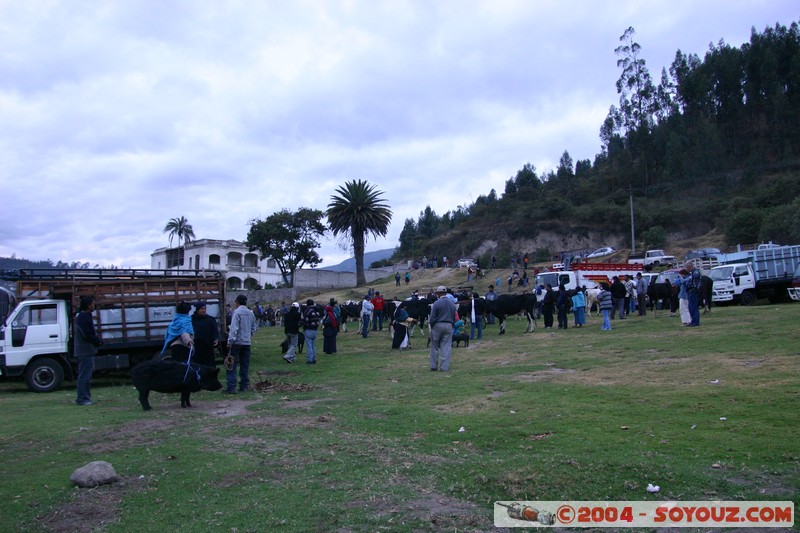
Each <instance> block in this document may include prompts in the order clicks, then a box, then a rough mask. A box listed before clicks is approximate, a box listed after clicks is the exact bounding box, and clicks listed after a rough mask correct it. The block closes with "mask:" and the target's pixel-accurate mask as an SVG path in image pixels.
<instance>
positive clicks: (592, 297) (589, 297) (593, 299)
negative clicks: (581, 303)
mask: <svg viewBox="0 0 800 533" xmlns="http://www.w3.org/2000/svg"><path fill="white" fill-rule="evenodd" d="M599 294H600V289H586V315H587V316H591V315H592V304H594V303H597V314H598V315H600V304H599V303H598V302H597V297H598V295H599Z"/></svg>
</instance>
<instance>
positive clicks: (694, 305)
mask: <svg viewBox="0 0 800 533" xmlns="http://www.w3.org/2000/svg"><path fill="white" fill-rule="evenodd" d="M688 296H689V316H691V317H692V322H691V325H692V326H699V325H700V295H699V294H697V293H696V292H694V291H689V294H688Z"/></svg>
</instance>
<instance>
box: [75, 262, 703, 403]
mask: <svg viewBox="0 0 800 533" xmlns="http://www.w3.org/2000/svg"><path fill="white" fill-rule="evenodd" d="M442 260H443V261H445V264H446V262H447V258H442ZM513 261H514V263H515V264H514V266H515V267H516V266H517V265H521V267H522V274H520V273H519V270H518V269H517V268H514V269H513V271H512V272H511V274H509V276H508V278H507V283H508V291H509V293H510V292H513V290H514V283H517V285H518V286H521V287H523V288H524V289H525V291H527V290H529V289H527V287H528V286H529V284H530V281H529V278H528V276H527V269H528V256H527V254H526V255H525V256H524V257H523V258H521V259H516V258H515V259H514V260H513ZM433 262H434V263H429V262H427V261H426V263H425V265H426V267H427V265H430V264H436V263H437V262H438V258H434V259H433ZM494 262H495V258H494V257H492V263H493V264H494ZM426 267H424V268H426ZM537 273H538V272H536V271H535V272H534V276H533V279H535V276H536V274H537ZM400 279H401V277H400V273H399V272H398V273H396V275H395V281H396V284H397V286H399V284H400ZM410 279H411V277H410V273H409V272H406V274H405V280H406V284H408V283H409V282H410ZM701 285H702V283H701V273H700V271H699V270H698V269H697V268H695V267H694V264H693V263H692V262H691V261H687V262H686V263H685V265H684V268H683V269H681V270H680V271H679V272H678V275H677V277H676V278H675V291H674V292H675V294H676V296H677V300H678V305H677V306H676V308H674V309H672V311H673V312H675V311H676V310H678V309H679V311H680V317H681V323H682V325H683V326H686V327H697V326H699V325H700V300H701ZM501 286H502V279H501V276H500V275H498V276H497V279H496V285H489V290H488V291H487V292H486V293H485V295H484V296H482V297H481V296H480V295H479V294H478V293H477V292H472V291H470V293H469V295H468V296H467V299H468V300H469V302H460V301H459V300H458V299H457V298H456V297H455V296H454V295H453V292H452V290H448V289H446V288H445V287H444V286H439V287H437V288H436V290H435V291H431V294H430V295H429V299H431V300H433V304H432V305H431V306H430V314H429V317H428V319H429V328H430V333H429V336H428V337H429V343H430V368H431V370H434V371H445V372H446V371H448V370H449V368H450V358H451V350H452V345H453V341H454V339H461V336H463V337H464V340H466V339H467V334H466V331H464V328H466V323H467V322H468V323H469V325H470V328H469V329H470V333H469V335H468V338H469V340H476V339H477V340H481V339H482V337H483V326H484V323H485V324H488V325H491V324H495V323H496V320H495V317H494V316H493V315H492V314H491V313H490V312H489V311H488V306H487V303H486V302H493V301H495V300H497V298H498V297H499V294H498V292H497V290H496V289H499V288H500V287H501ZM530 290H531V291H533V292H534V293H535V294H536V296H537V303H536V308H535V318H536V319H539V318H543V319H544V328H545V329H552V328H553V325H554V319H555V321H557V328H558V329H568V328H569V327H570V325H569V315H570V314H572V317H573V324H572V327H573V328H582V327H584V326H586V324H587V320H586V316H587V314H588V313H589V311H590V310H591V309H590V306H591V305H592V304H593V303H594V304H596V305H597V308H598V310H599V312H600V313H601V314H602V316H603V321H602V325H601V328H600V329H601V330H603V331H608V330H611V329H612V323H611V321H612V320H617V319H618V320H626V319H627V318H628V317H631V316H633V314H634V313H637V314H638V316H645V315H646V314H647V311H646V298H647V293H648V285H647V281H646V280H645V279H644V278H643V276H642V274H641V273H638V274H637V275H636V276H635V277H634V276H624V275H623V276H614V277H613V278H612V279H611V281H610V283H608V282H601V283H600V287H599V291H596V294H593V295H592V296H594V298H590V295H589V294H588V290H587V288H586V287H585V286H584V287H580V288H576V289H572V290H568V289H567V288H566V287H565V286H564V285H562V286H560V287H558V290H555V288H554V287H552V286H551V285H549V284H545V285H539V286H535V287H533V288H532V289H530ZM462 296H463V295H462ZM415 297H416V298H415ZM416 299H419V295H418V294H417V293H416V291H414V293H413V294H412V297H411V300H412V301H413V300H416ZM408 303H409V302H408V301H402V302H400V303H399V305H397V306H396V307H395V308H394V310H393V311H392V313H391V316H388V315H387V309H388V307H387V301H386V299H385V298H384V297H383V296H382V295H381V293H380V292H379V291H375V290H373V289H369V290H368V292H367V293H366V295H365V296H364V299H363V301H362V302H361V304H360V312H359V318H360V328H359V333H360V335H361V336H362V337H363V338H368V337H369V335H370V332H381V331H383V330H384V324H385V323H386V324H387V325H388V328H389V329H390V338H391V347H392V349H396V350H405V349H408V348H411V344H410V340H409V328H410V327H411V326H413V325H414V323H415V322H417V319H415V318H412V317H411V316H410V315H409V312H408ZM459 303H468V304H469V307H467V309H468V311H467V313H468V316H459V314H458V304H459ZM192 308H194V313H193V314H191V315H190V314H189V313H190V312H191V310H192ZM92 312H93V302H92V300H91V298H82V299H81V301H80V312H79V313H78V315H77V316H76V319H75V321H74V333H73V338H74V343H75V349H74V353H75V357H76V358H77V359H78V360H79V367H78V376H77V384H78V385H77V397H76V403H77V404H78V405H92V404H93V403H94V402H93V401H92V400H91V390H90V380H91V376H92V372H93V370H94V355H95V354H96V353H97V348H98V347H99V346H101V345H102V342H103V341H102V339H101V338H100V337H99V336H98V335H97V333H96V331H95V328H94V324H93V313H92ZM225 322H226V324H225V326H226V327H225V328H224V330H222V331H226V332H227V336H226V338H225V339H221V338H220V335H221V329H220V327H219V325H218V324H217V319H216V318H214V317H213V316H211V315H209V314H208V313H207V304H206V302H202V301H198V302H194V303H189V302H185V301H182V302H180V303H178V304H177V306H176V308H175V312H174V315H173V319H172V321H171V323H170V324H169V327H168V328H167V331H166V333H165V336H164V344H163V347H162V357H169V358H171V359H173V360H175V361H178V362H181V363H185V364H187V365H191V364H195V365H203V366H215V365H216V362H215V361H216V355H217V353H219V354H221V355H224V365H225V372H226V385H227V386H226V387H225V389H224V390H223V392H224V393H226V394H236V393H237V392H245V391H248V390H249V389H250V381H249V367H250V357H251V344H252V337H253V335H254V334H255V333H256V331H257V329H258V327H260V326H263V327H275V326H281V325H282V326H283V328H284V334H285V336H286V340H285V345H286V350H285V354H284V355H283V359H284V360H285V361H286V362H287V363H294V362H295V360H296V357H297V354H298V352H299V351H301V350H300V345H301V344H302V345H303V347H304V348H305V354H306V364H307V365H315V364H317V349H316V340H317V337H318V332H319V329H320V328H322V337H323V342H322V351H323V353H325V354H329V355H333V354H336V353H337V342H336V341H337V336H338V334H339V332H340V331H341V329H342V326H343V312H342V309H341V306H340V305H339V303H338V302H337V301H336V299H334V298H331V299H330V300H329V301H328V303H327V304H325V305H316V304H315V302H314V300H313V299H308V300H307V301H306V302H305V305H304V306H301V305H300V304H299V303H298V302H293V303H292V304H291V305H287V304H286V302H281V304H280V306H278V307H277V308H273V307H272V305H271V304H267V306H266V307H264V306H262V305H261V304H260V303H259V302H256V303H255V304H254V306H253V308H252V309H250V308H248V307H247V297H246V296H245V295H241V294H240V295H238V296H237V297H236V299H235V302H234V306H233V307H232V306H230V305H228V306H227V307H226V313H225ZM223 344H224V346H225V347H224V348H223V346H222V345H223ZM237 385H238V389H237Z"/></svg>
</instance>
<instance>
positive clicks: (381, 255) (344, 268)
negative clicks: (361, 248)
mask: <svg viewBox="0 0 800 533" xmlns="http://www.w3.org/2000/svg"><path fill="white" fill-rule="evenodd" d="M394 252H395V249H394V248H387V249H385V250H377V251H375V252H365V253H364V268H369V265H371V264H372V263H374V262H375V261H380V260H381V259H388V258H390V257H392V255H394ZM317 268H318V269H319V270H333V271H334V272H355V271H356V258H355V257H351V258H350V259H346V260H344V261H342V262H341V263H339V264H338V265H331V266H319V267H317Z"/></svg>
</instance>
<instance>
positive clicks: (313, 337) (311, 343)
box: [303, 329, 317, 363]
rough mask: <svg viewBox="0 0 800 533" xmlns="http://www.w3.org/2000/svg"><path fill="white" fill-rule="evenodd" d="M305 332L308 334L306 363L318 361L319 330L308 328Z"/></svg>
mask: <svg viewBox="0 0 800 533" xmlns="http://www.w3.org/2000/svg"><path fill="white" fill-rule="evenodd" d="M303 333H305V336H306V363H314V362H316V361H317V330H315V329H307V330H305V331H304V332H303Z"/></svg>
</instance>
